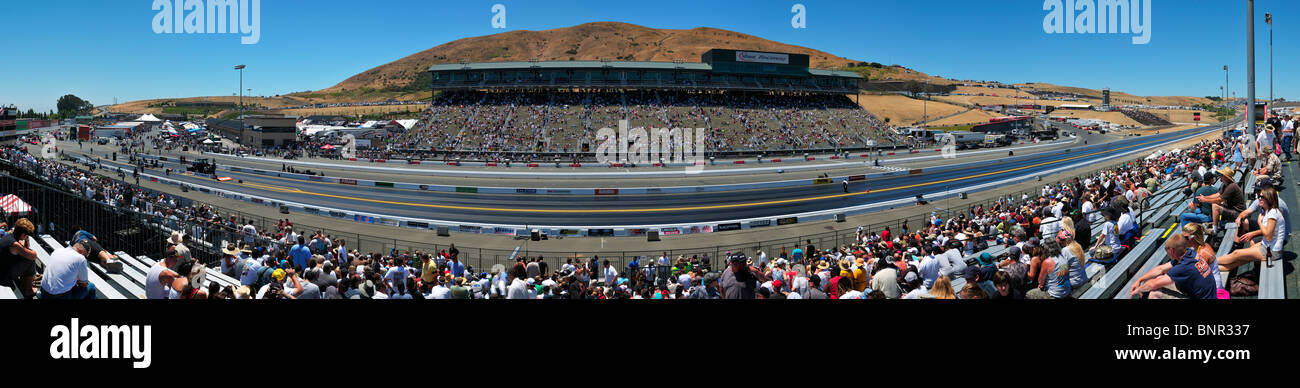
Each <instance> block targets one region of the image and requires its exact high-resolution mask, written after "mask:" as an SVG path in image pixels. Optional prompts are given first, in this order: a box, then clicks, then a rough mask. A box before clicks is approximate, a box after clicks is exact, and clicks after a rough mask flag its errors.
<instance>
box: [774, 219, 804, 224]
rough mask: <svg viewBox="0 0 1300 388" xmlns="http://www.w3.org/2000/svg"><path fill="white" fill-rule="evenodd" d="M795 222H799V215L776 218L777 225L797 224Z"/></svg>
mask: <svg viewBox="0 0 1300 388" xmlns="http://www.w3.org/2000/svg"><path fill="white" fill-rule="evenodd" d="M797 223H799V217H786V218H777V219H776V224H777V225H790V224H797Z"/></svg>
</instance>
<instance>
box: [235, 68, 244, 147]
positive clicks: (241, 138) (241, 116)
mask: <svg viewBox="0 0 1300 388" xmlns="http://www.w3.org/2000/svg"><path fill="white" fill-rule="evenodd" d="M244 67H245V66H244V65H235V70H239V142H238V143H240V144H242V143H243V142H244Z"/></svg>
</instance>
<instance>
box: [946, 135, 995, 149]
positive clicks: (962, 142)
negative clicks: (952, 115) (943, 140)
mask: <svg viewBox="0 0 1300 388" xmlns="http://www.w3.org/2000/svg"><path fill="white" fill-rule="evenodd" d="M947 136H952V140H953V145H954V146H956V147H957V149H965V148H979V147H980V146H981V145H983V144H984V139H985V136H986V135H985V134H983V133H976V132H948V134H947V135H944V137H947Z"/></svg>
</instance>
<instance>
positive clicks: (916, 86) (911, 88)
mask: <svg viewBox="0 0 1300 388" xmlns="http://www.w3.org/2000/svg"><path fill="white" fill-rule="evenodd" d="M903 87H904V88H906V89H907V91H908V92H910V93H912V97H916V95H917V94H921V91H922V89H921V83H920V82H916V80H910V81H907V84H905V85H904V86H903Z"/></svg>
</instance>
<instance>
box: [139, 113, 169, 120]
mask: <svg viewBox="0 0 1300 388" xmlns="http://www.w3.org/2000/svg"><path fill="white" fill-rule="evenodd" d="M135 121H162V120H159V119H158V118H157V117H154V115H151V114H144V115H141V116H140V118H138V119H135Z"/></svg>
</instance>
